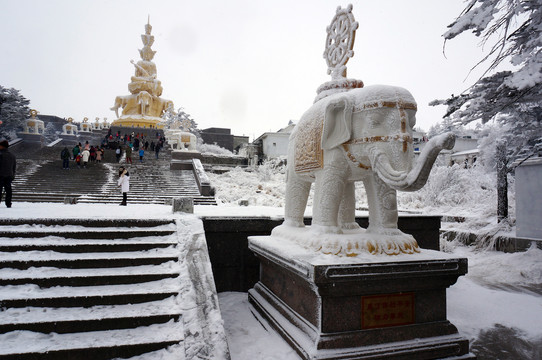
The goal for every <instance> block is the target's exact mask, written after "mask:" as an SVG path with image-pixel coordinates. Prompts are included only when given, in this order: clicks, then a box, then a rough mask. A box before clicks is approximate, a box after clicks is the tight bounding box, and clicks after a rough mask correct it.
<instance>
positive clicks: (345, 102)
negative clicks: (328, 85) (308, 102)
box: [321, 96, 352, 150]
mask: <svg viewBox="0 0 542 360" xmlns="http://www.w3.org/2000/svg"><path fill="white" fill-rule="evenodd" d="M351 135H352V105H351V103H350V100H349V99H348V98H347V97H346V96H343V97H340V98H337V99H334V100H332V101H331V102H329V103H328V104H327V106H326V109H325V112H324V129H323V131H322V144H321V145H322V149H324V150H329V149H333V148H335V147H337V146H339V145H341V144H343V143H345V142H347V141H348V140H350V136H351Z"/></svg>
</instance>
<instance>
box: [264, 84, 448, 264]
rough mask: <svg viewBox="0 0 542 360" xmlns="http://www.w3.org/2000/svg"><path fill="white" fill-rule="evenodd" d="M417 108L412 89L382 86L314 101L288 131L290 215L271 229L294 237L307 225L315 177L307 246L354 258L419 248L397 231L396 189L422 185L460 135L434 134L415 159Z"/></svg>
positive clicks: (414, 241) (288, 207) (278, 233)
mask: <svg viewBox="0 0 542 360" xmlns="http://www.w3.org/2000/svg"><path fill="white" fill-rule="evenodd" d="M416 109H417V106H416V102H415V100H414V98H413V97H412V95H411V94H410V92H408V91H407V90H406V89H403V88H399V87H393V86H384V85H373V86H367V87H364V88H360V89H353V90H349V91H347V92H341V93H336V94H333V95H330V96H328V97H326V98H324V99H321V100H319V101H317V102H316V103H315V104H313V106H312V107H311V108H309V110H308V111H306V112H305V114H303V116H302V117H301V120H300V121H299V123H298V124H297V126H296V127H295V129H294V130H293V132H292V134H291V135H290V141H289V145H288V171H287V180H286V204H285V220H284V223H283V224H282V225H281V226H279V227H277V228H275V229H274V230H273V235H278V236H286V237H288V236H290V237H296V235H295V229H296V228H302V227H304V224H303V215H304V212H305V207H306V204H307V199H308V196H309V191H310V187H311V183H312V182H315V189H314V190H315V192H314V200H313V218H312V224H311V228H310V231H309V232H310V235H307V238H308V239H310V240H307V241H309V242H310V244H304V245H306V246H307V247H309V248H313V249H314V250H320V251H322V252H324V253H334V254H336V253H337V254H343V255H349V256H355V255H357V254H360V253H362V252H369V253H373V254H377V253H387V254H399V253H413V252H419V248H418V245H417V243H416V240H414V238H413V237H412V236H411V235H407V234H404V233H402V232H401V231H400V230H399V229H397V219H398V215H397V200H396V190H402V191H415V190H418V189H420V188H421V187H423V185H424V184H425V182H426V181H427V178H428V176H429V172H430V170H431V167H432V166H433V163H434V161H435V159H436V157H437V155H438V153H439V152H440V150H442V149H451V148H452V147H453V145H454V142H455V137H454V135H453V134H444V135H441V136H439V137H436V138H434V139H432V140H431V141H429V142H428V143H427V145H426V146H425V148H424V151H423V152H422V154H421V155H420V157H419V158H418V160H417V161H416V162H415V163H414V151H413V147H412V129H413V127H414V125H415V123H416V117H415V115H416ZM359 180H361V181H363V184H364V186H365V191H366V192H367V199H368V205H369V227H368V228H367V229H366V230H365V229H360V228H359V226H358V224H357V223H356V222H355V184H354V182H356V181H359ZM360 232H362V234H360ZM343 233H344V234H346V235H347V234H348V233H355V235H352V236H350V237H349V238H348V239H349V240H348V241H346V242H344V241H343V242H342V243H341V240H340V239H341V237H340V236H335V235H336V234H343ZM319 239H320V240H319ZM330 239H331V240H330ZM330 242H331V243H330Z"/></svg>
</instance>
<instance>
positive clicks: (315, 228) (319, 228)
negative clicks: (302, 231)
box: [310, 224, 343, 235]
mask: <svg viewBox="0 0 542 360" xmlns="http://www.w3.org/2000/svg"><path fill="white" fill-rule="evenodd" d="M310 232H311V233H312V234H314V235H323V234H342V233H343V232H342V230H341V228H340V227H338V226H332V225H318V224H312V225H311V230H310Z"/></svg>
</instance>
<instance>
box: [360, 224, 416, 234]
mask: <svg viewBox="0 0 542 360" xmlns="http://www.w3.org/2000/svg"><path fill="white" fill-rule="evenodd" d="M367 233H368V234H381V235H386V236H409V235H407V234H405V233H404V232H402V231H401V230H399V229H396V228H377V227H371V226H369V227H368V228H367Z"/></svg>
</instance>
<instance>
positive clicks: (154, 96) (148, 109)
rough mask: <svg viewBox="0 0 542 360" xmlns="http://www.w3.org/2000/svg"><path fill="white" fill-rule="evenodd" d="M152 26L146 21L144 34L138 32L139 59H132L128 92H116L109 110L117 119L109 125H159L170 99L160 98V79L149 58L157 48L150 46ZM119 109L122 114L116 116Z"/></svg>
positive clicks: (170, 102) (151, 57) (155, 127)
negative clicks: (132, 72) (122, 94)
mask: <svg viewBox="0 0 542 360" xmlns="http://www.w3.org/2000/svg"><path fill="white" fill-rule="evenodd" d="M151 30H152V26H151V25H150V24H148V23H147V25H145V34H143V35H141V40H142V41H143V45H144V46H143V49H140V50H139V54H140V56H141V60H139V61H138V62H137V63H136V62H134V61H133V60H132V61H131V63H132V64H133V65H134V67H135V74H134V76H132V78H131V82H130V83H129V84H128V90H129V91H130V93H131V94H130V95H125V96H117V97H116V99H115V105H114V106H113V107H112V108H111V110H113V111H115V114H116V115H117V119H116V120H114V121H113V123H112V124H111V127H129V128H132V127H134V128H144V129H162V128H163V126H162V125H161V124H160V123H161V122H162V118H161V116H162V114H163V113H164V111H166V110H167V109H168V108H169V107H173V102H172V101H170V100H166V99H162V98H160V96H161V95H162V83H161V82H160V80H158V78H157V74H156V65H155V64H154V63H153V62H152V61H151V60H152V59H153V57H154V54H155V53H156V51H153V50H152V49H151V46H152V44H153V43H154V36H152V35H151ZM119 109H122V114H121V115H120V116H119Z"/></svg>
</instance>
